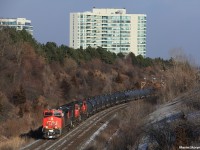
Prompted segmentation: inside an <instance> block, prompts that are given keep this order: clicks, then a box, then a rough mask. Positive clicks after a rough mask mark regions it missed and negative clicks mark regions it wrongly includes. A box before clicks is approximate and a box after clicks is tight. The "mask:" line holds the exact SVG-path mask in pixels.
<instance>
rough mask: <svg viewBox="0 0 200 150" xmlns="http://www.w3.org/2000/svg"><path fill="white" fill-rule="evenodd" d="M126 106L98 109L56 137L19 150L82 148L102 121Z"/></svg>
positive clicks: (38, 141) (35, 142) (41, 140)
mask: <svg viewBox="0 0 200 150" xmlns="http://www.w3.org/2000/svg"><path fill="white" fill-rule="evenodd" d="M127 106H128V103H124V104H120V105H116V106H113V107H110V108H108V109H105V110H103V111H100V112H98V113H96V114H94V115H93V116H91V117H90V118H88V119H87V120H85V121H83V122H82V123H80V124H79V125H78V126H76V127H75V128H74V129H72V130H70V131H67V130H66V129H65V130H64V131H63V132H64V133H63V135H62V136H61V137H60V138H58V139H52V140H45V139H39V140H36V141H34V142H33V143H30V144H28V145H26V146H25V147H23V148H21V150H67V149H83V148H84V145H85V142H86V140H87V138H88V137H90V136H91V135H92V134H93V133H94V132H95V131H96V130H98V129H99V128H100V126H101V125H102V123H104V122H106V121H107V120H109V118H111V117H112V116H113V115H114V114H115V113H116V112H117V111H119V110H120V109H123V108H125V107H127Z"/></svg>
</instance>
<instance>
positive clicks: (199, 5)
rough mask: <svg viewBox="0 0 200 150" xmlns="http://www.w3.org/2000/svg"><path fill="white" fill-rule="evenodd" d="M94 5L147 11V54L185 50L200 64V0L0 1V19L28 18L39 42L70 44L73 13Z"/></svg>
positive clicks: (168, 55)
mask: <svg viewBox="0 0 200 150" xmlns="http://www.w3.org/2000/svg"><path fill="white" fill-rule="evenodd" d="M93 7H96V8H126V10H127V13H130V14H134V13H135V14H137V13H144V14H146V15H147V56H148V57H152V58H155V57H162V58H165V59H166V58H167V59H168V58H170V57H171V54H170V51H171V50H174V49H182V50H183V51H184V52H185V53H186V54H187V55H191V56H192V57H193V58H195V59H196V62H198V63H199V64H200V61H199V60H198V59H199V58H200V0H57V1H56V0H0V18H17V17H25V18H27V19H30V20H31V21H32V25H33V27H34V33H33V34H34V37H35V39H36V40H37V41H38V42H40V43H46V42H48V41H53V42H56V43H57V44H58V45H61V44H64V45H69V14H70V12H84V11H91V10H92V8H93Z"/></svg>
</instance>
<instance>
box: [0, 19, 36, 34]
mask: <svg viewBox="0 0 200 150" xmlns="http://www.w3.org/2000/svg"><path fill="white" fill-rule="evenodd" d="M0 27H12V28H15V29H16V30H23V29H25V30H26V31H27V32H29V33H30V34H31V35H33V26H32V25H31V20H26V18H12V19H10V18H0Z"/></svg>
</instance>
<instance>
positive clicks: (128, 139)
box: [108, 100, 155, 150]
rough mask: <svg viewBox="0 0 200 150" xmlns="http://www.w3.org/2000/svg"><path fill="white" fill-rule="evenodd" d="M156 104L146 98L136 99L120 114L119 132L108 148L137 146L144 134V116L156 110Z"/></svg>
mask: <svg viewBox="0 0 200 150" xmlns="http://www.w3.org/2000/svg"><path fill="white" fill-rule="evenodd" d="M154 109H155V108H154V105H152V104H151V103H148V102H147V101H145V100H139V101H134V102H132V104H131V105H130V106H129V107H128V108H127V109H126V110H125V111H123V113H121V114H120V116H119V118H118V119H119V121H120V124H119V133H118V135H117V136H115V137H113V139H112V140H111V141H110V143H109V145H108V149H111V150H115V149H128V148H131V147H134V146H135V147H137V145H138V143H139V141H140V137H141V135H142V131H143V129H142V126H143V125H144V122H143V121H144V118H145V116H147V115H148V114H149V113H150V112H152V111H153V110H154Z"/></svg>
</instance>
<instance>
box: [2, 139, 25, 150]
mask: <svg viewBox="0 0 200 150" xmlns="http://www.w3.org/2000/svg"><path fill="white" fill-rule="evenodd" d="M24 143H25V140H24V139H22V138H19V137H12V138H10V139H7V140H5V141H3V142H0V149H1V150H17V149H20V147H22V145H23V144H24Z"/></svg>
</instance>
